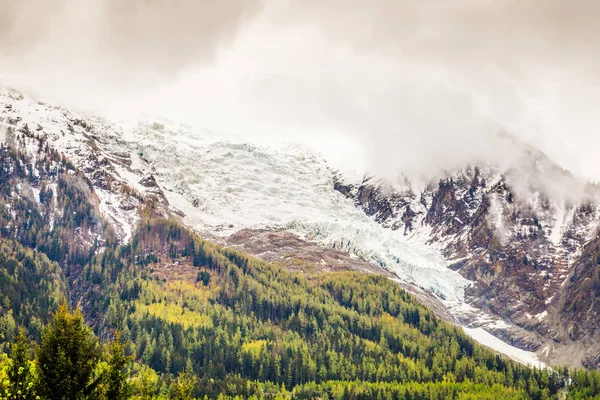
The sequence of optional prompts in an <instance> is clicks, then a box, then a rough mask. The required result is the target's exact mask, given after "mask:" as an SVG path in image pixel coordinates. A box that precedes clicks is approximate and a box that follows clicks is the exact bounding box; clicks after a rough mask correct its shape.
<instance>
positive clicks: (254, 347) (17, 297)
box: [0, 138, 600, 399]
mask: <svg viewBox="0 0 600 400" xmlns="http://www.w3.org/2000/svg"><path fill="white" fill-rule="evenodd" d="M16 142H18V138H17V139H16ZM36 154H37V155H38V156H37V157H36V158H35V159H34V158H31V157H30V156H27V155H26V152H24V151H23V149H22V148H21V149H20V150H19V148H18V146H16V147H13V146H2V147H0V157H1V158H0V190H1V193H2V198H1V202H0V218H1V220H2V227H1V229H0V234H1V239H0V294H1V295H0V301H1V303H0V342H2V343H8V342H13V341H14V340H15V337H16V335H17V330H18V326H19V325H22V326H24V328H25V331H26V333H27V335H28V336H29V337H30V338H31V339H32V340H33V341H35V342H39V341H40V338H42V337H44V332H47V330H45V329H44V328H43V326H44V324H46V323H47V322H48V321H49V320H50V317H51V315H52V313H53V312H54V311H55V310H56V309H57V307H58V305H59V304H60V302H61V300H63V299H66V300H67V301H68V302H70V303H71V305H72V306H78V307H80V309H81V310H82V311H83V313H84V315H85V317H86V320H87V322H88V323H89V324H90V325H91V327H92V328H93V329H94V331H95V333H96V335H98V336H99V337H100V340H101V342H104V343H107V342H109V341H110V340H112V339H113V337H114V334H115V332H116V331H117V330H118V331H120V332H121V341H122V343H124V345H125V352H126V353H127V354H129V355H131V356H132V358H133V361H134V362H133V367H132V368H131V369H129V370H128V372H127V374H128V376H129V379H130V381H131V384H132V386H133V387H134V389H135V390H134V391H133V393H132V394H134V393H137V396H138V398H159V397H161V396H162V398H167V397H169V396H171V397H173V396H174V395H173V393H174V392H173V390H172V387H173V382H177V381H174V379H175V377H177V376H182V373H183V371H186V372H185V375H186V376H187V375H193V376H194V377H195V384H194V385H193V388H192V390H193V393H194V396H197V397H203V396H208V397H209V398H215V397H217V396H219V395H223V396H241V397H251V396H255V397H258V398H273V397H276V396H279V397H280V398H291V397H293V398H399V399H413V398H415V399H416V398H473V399H482V398H496V399H502V398H507V399H509V398H533V399H543V398H559V397H560V396H562V395H564V394H565V393H566V391H567V390H568V396H569V397H571V398H592V397H593V396H597V395H598V393H600V376H599V375H598V374H597V373H586V372H583V371H571V372H569V371H566V370H565V369H556V370H538V369H531V368H528V367H525V366H522V365H520V364H517V363H515V362H512V361H510V360H507V359H506V358H504V357H502V356H500V355H498V354H496V353H494V352H492V351H491V350H488V349H486V348H484V347H482V346H480V345H478V344H476V343H475V342H474V341H473V340H471V339H470V338H468V337H467V336H466V335H465V334H464V333H463V332H462V330H461V329H460V328H458V327H456V326H453V325H451V324H449V323H446V322H444V321H441V320H440V319H438V318H437V317H435V315H434V314H433V313H432V312H431V311H430V310H428V309H426V308H425V307H424V306H422V305H420V304H419V303H418V302H416V301H415V300H414V299H413V298H412V297H411V296H409V295H408V294H407V293H406V292H405V291H404V290H402V289H401V288H400V287H399V286H398V285H397V284H396V283H394V282H393V281H391V280H389V279H388V278H387V277H383V276H378V275H370V274H361V273H356V272H328V273H325V272H318V270H315V272H313V273H310V274H302V273H299V272H291V271H287V270H285V269H283V268H281V267H279V266H276V265H274V264H269V263H266V262H262V261H259V260H257V259H255V258H252V257H250V256H247V255H245V254H243V253H240V252H237V251H234V250H231V249H227V248H223V247H220V246H218V245H215V244H212V243H210V242H208V241H205V240H203V239H202V238H200V237H199V236H198V235H196V234H194V233H193V232H192V231H190V230H189V229H187V228H185V227H184V226H182V225H181V224H180V223H179V222H178V221H177V220H175V219H173V218H164V217H161V216H160V215H161V212H159V211H158V210H157V209H154V208H153V205H152V204H151V203H150V204H146V207H145V208H144V209H142V210H140V213H141V215H142V217H143V218H142V220H141V222H140V223H139V225H138V228H137V231H136V232H135V233H134V235H133V237H132V239H131V240H130V241H129V242H128V243H127V244H124V245H123V244H119V243H117V240H116V239H115V235H114V233H113V231H112V229H111V227H110V226H109V225H108V224H106V223H105V222H104V221H103V220H102V219H101V217H100V213H99V211H98V207H97V197H96V195H95V193H94V187H93V185H91V184H90V183H89V181H87V180H86V178H85V177H84V176H83V175H82V174H81V173H80V172H79V171H77V170H76V169H75V168H74V167H73V166H72V165H70V163H69V162H68V161H67V160H65V159H64V158H63V157H61V156H60V155H59V154H58V153H55V152H52V151H51V150H50V149H48V148H47V147H45V146H44V143H43V141H41V140H40V141H39V148H38V149H37V150H36ZM1 349H2V351H3V352H4V353H6V355H5V356H3V357H7V356H8V357H14V356H15V354H14V351H11V350H10V349H9V347H8V346H4V345H3V347H2V348H1ZM32 363H33V364H32V365H33V366H32V369H33V370H34V371H36V367H35V365H39V363H40V360H38V359H36V360H35V361H33V362H32ZM10 365H13V361H8V360H4V361H2V367H1V368H0V369H1V370H2V371H6V370H7V368H9V366H10ZM98 368H101V367H98ZM6 376H7V374H6V373H5V372H0V381H2V385H4V386H7V387H8V389H10V383H9V380H8V381H7V379H8V378H7V377H6ZM141 381H143V382H146V383H144V384H140V382H141ZM3 389H6V388H3ZM8 389H7V390H8ZM136 390H137V392H136ZM0 393H6V391H4V392H1V391H0ZM0 396H2V395H0ZM11 398H14V397H11ZM59 398H60V397H59ZM87 398H99V397H93V396H92V395H89V396H88V397H87Z"/></svg>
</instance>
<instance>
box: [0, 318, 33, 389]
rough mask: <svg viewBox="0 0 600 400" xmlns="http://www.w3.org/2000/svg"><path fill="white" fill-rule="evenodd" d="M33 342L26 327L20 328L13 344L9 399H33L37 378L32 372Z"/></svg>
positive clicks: (9, 373) (9, 376) (9, 368)
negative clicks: (31, 353)
mask: <svg viewBox="0 0 600 400" xmlns="http://www.w3.org/2000/svg"><path fill="white" fill-rule="evenodd" d="M30 351H31V343H30V341H29V338H28V337H27V336H26V335H25V329H24V328H21V329H20V330H19V335H18V336H17V338H16V340H15V343H14V344H13V346H12V361H11V362H10V364H9V367H8V371H7V375H8V382H9V391H8V399H9V400H33V399H35V398H36V395H35V378H34V376H33V374H32V373H31V365H30V364H31V359H30Z"/></svg>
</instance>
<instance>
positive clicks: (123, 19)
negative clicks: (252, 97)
mask: <svg viewBox="0 0 600 400" xmlns="http://www.w3.org/2000/svg"><path fill="white" fill-rule="evenodd" d="M260 6H261V2H260V0H220V1H216V2H213V1H205V0H201V1H196V0H127V1H121V0H86V1H79V0H20V1H12V0H0V9H2V13H1V15H0V57H2V61H3V62H2V68H1V72H2V73H3V77H4V80H5V81H9V83H12V84H20V85H23V86H29V87H31V88H33V89H34V90H37V91H39V92H41V93H44V94H48V93H50V94H52V95H56V94H58V93H59V92H67V93H68V94H67V95H63V96H62V97H63V98H64V99H69V98H70V97H77V96H78V95H77V92H79V93H80V94H79V96H80V97H82V96H85V97H88V98H89V93H87V92H89V91H100V92H103V95H104V96H107V97H109V96H110V92H112V93H113V95H114V97H119V96H120V95H123V93H120V91H134V92H140V91H144V90H148V88H153V87H156V86H158V85H160V84H161V83H162V82H163V81H165V80H167V79H168V80H170V79H174V78H175V77H176V76H177V75H178V74H179V73H180V72H181V71H183V70H185V69H186V68H190V67H192V66H196V65H199V64H202V63H208V62H211V61H212V60H214V59H215V58H216V57H217V55H218V52H219V51H220V49H221V48H222V47H226V46H227V45H228V44H229V43H230V42H231V41H232V40H233V38H234V37H235V35H236V32H237V29H238V28H239V27H240V25H242V24H243V22H244V20H245V19H247V18H251V17H252V16H253V15H254V14H256V13H257V12H258V11H259V9H260ZM13 81H16V83H13ZM59 96H60V94H59ZM103 100H106V99H103Z"/></svg>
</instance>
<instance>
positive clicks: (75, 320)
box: [36, 304, 100, 400]
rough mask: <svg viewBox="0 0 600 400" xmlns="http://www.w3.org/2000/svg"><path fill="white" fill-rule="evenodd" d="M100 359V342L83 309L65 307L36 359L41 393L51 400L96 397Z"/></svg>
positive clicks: (55, 320) (43, 337) (41, 345)
mask: <svg viewBox="0 0 600 400" xmlns="http://www.w3.org/2000/svg"><path fill="white" fill-rule="evenodd" d="M99 357H100V351H99V346H98V339H97V338H96V336H95V335H94V333H93V332H92V330H91V329H90V328H89V327H88V326H86V325H85V324H84V321H83V315H82V314H81V312H80V311H79V310H76V311H75V313H70V312H69V310H68V308H67V306H66V305H64V304H63V305H61V306H60V307H59V308H58V310H57V311H56V313H55V314H54V318H53V321H52V323H51V325H49V326H48V327H47V328H46V329H45V331H44V333H43V334H42V343H41V344H40V346H39V348H38V350H37V352H36V358H37V363H38V367H39V375H40V376H39V380H40V382H39V393H40V395H41V396H42V397H43V398H46V399H48V400H53V399H56V400H59V399H64V400H80V399H87V398H92V396H93V395H94V393H95V391H96V388H97V385H98V379H94V377H93V372H94V370H95V368H96V365H97V363H98V360H99Z"/></svg>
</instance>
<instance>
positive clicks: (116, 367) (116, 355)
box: [104, 331, 132, 400]
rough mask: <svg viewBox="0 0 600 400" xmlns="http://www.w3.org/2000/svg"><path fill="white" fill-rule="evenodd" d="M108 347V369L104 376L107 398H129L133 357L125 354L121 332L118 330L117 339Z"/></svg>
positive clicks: (111, 399)
mask: <svg viewBox="0 0 600 400" xmlns="http://www.w3.org/2000/svg"><path fill="white" fill-rule="evenodd" d="M107 347H108V349H107V350H108V370H107V372H106V375H105V377H104V379H105V383H106V398H107V399H110V400H124V399H129V398H130V397H131V395H132V388H131V385H130V384H129V382H128V381H127V379H128V377H129V366H130V364H131V361H132V357H129V356H126V355H125V346H124V345H123V344H122V343H121V333H120V331H117V333H116V334H115V339H114V340H113V341H112V342H111V343H110V344H109V345H108V346H107Z"/></svg>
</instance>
